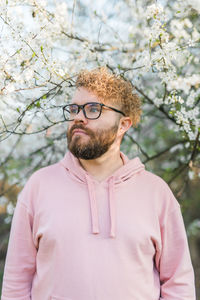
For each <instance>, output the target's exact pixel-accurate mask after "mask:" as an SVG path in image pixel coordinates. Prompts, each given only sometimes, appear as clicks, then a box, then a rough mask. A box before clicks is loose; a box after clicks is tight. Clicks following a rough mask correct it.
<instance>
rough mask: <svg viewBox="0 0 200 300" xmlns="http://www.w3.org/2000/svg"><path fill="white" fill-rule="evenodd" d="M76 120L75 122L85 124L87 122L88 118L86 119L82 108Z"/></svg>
mask: <svg viewBox="0 0 200 300" xmlns="http://www.w3.org/2000/svg"><path fill="white" fill-rule="evenodd" d="M74 122H75V123H79V122H82V123H84V124H86V123H87V119H86V117H85V115H84V113H83V110H82V109H80V111H79V113H78V114H77V115H76V116H75V117H74Z"/></svg>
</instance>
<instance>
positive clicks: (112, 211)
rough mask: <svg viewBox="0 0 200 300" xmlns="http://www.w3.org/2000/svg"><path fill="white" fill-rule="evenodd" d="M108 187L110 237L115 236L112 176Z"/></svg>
mask: <svg viewBox="0 0 200 300" xmlns="http://www.w3.org/2000/svg"><path fill="white" fill-rule="evenodd" d="M108 189H109V205H110V237H115V220H116V217H115V213H116V212H115V203H114V200H115V199H114V177H113V176H112V177H111V178H110V180H109V182H108Z"/></svg>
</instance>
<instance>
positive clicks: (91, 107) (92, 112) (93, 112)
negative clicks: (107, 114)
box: [63, 102, 125, 121]
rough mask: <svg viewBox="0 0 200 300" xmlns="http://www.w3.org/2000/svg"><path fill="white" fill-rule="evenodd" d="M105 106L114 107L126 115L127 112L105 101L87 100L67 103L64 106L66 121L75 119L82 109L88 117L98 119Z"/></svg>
mask: <svg viewBox="0 0 200 300" xmlns="http://www.w3.org/2000/svg"><path fill="white" fill-rule="evenodd" d="M103 107H104V108H108V109H112V110H114V111H115V112H117V113H120V114H122V115H123V116H125V114H124V113H123V112H122V111H120V110H118V109H116V108H114V107H111V106H107V105H105V104H103V103H98V102H87V103H85V104H83V105H79V104H67V105H65V106H63V115H64V118H65V120H66V121H73V120H74V118H75V116H76V115H77V114H78V113H79V111H80V110H81V109H82V110H83V114H84V116H85V118H86V119H89V120H95V119H98V118H99V117H100V115H101V112H102V108H103Z"/></svg>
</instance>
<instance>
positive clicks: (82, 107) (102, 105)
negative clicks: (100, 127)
mask: <svg viewBox="0 0 200 300" xmlns="http://www.w3.org/2000/svg"><path fill="white" fill-rule="evenodd" d="M87 104H98V105H100V107H101V109H100V112H99V116H98V117H97V118H88V117H87V116H86V112H85V106H86V105H87ZM72 105H76V106H77V107H78V111H77V115H78V113H79V112H80V110H81V109H82V111H83V114H84V116H85V118H86V119H88V120H96V119H98V118H99V117H100V116H101V113H102V108H103V107H107V108H110V109H112V110H113V111H115V112H117V113H120V114H122V115H123V116H124V117H125V116H126V115H125V113H123V112H122V111H120V110H118V109H116V108H114V107H111V106H108V105H105V104H103V103H99V102H87V103H85V104H83V105H80V104H76V103H71V104H67V105H65V106H63V108H62V109H63V116H64V119H65V120H66V121H73V120H74V119H70V120H67V119H66V118H65V113H64V111H65V108H66V107H69V106H72Z"/></svg>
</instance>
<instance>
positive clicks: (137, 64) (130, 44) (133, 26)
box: [0, 0, 200, 195]
mask: <svg viewBox="0 0 200 300" xmlns="http://www.w3.org/2000/svg"><path fill="white" fill-rule="evenodd" d="M199 3H200V2H199V1H197V0H196V1H195V0H192V1H189V0H183V1H179V0H177V1H164V0H163V1H146V0H138V1H137V0H135V1H131V0H119V1H114V0H111V1H103V0H102V1H92V2H91V1H89V0H73V1H72V0H71V1H70V0H68V1H64V0H54V1H53V0H46V1H45V0H1V3H0V8H1V9H0V29H1V38H0V79H1V80H0V153H1V155H0V164H1V174H0V176H1V178H0V179H1V180H2V181H3V180H7V182H8V183H9V185H10V186H13V185H14V184H17V185H21V186H23V185H24V183H25V181H26V180H27V177H28V176H29V175H30V174H31V173H32V172H33V171H34V170H36V169H37V168H40V167H42V166H46V165H48V164H51V163H54V162H56V161H58V160H59V159H60V158H62V157H63V155H64V153H65V152H66V148H67V144H66V126H67V124H66V122H65V121H64V118H63V115H62V106H63V105H64V104H66V102H68V101H70V99H71V97H72V94H73V92H74V85H75V78H76V75H77V73H78V72H79V71H80V70H81V69H85V68H86V69H90V68H94V67H97V66H107V67H108V68H109V69H110V71H111V72H114V73H116V74H120V75H121V76H123V77H124V78H125V79H128V80H130V81H131V83H132V85H133V88H134V89H135V90H136V92H137V93H138V94H139V95H140V96H141V99H142V101H143V115H142V119H141V123H140V125H139V126H138V128H132V129H130V130H129V131H128V133H127V134H126V135H125V138H124V141H123V144H122V149H123V150H124V151H125V152H126V153H127V154H129V156H135V154H136V153H137V154H139V155H140V156H141V157H142V160H143V162H144V163H147V165H148V164H149V168H151V167H152V164H151V162H152V161H154V162H155V161H156V159H157V160H159V159H160V158H161V156H162V155H163V154H165V155H167V161H162V164H161V165H160V168H161V170H166V169H167V168H169V166H170V168H171V170H172V172H171V177H170V178H168V177H167V179H168V182H169V183H171V182H173V180H174V179H175V178H176V177H177V176H178V175H179V174H180V173H181V172H185V174H186V176H187V178H188V179H189V180H190V179H193V178H195V177H198V176H199V177H200V169H199V159H200V151H199V150H200V146H199V141H200V118H199V103H200V74H199V70H200V55H199V54H200V51H199V43H200V31H199V29H200V26H199V25H200V18H199V12H200V4H199ZM9 188H10V187H9ZM6 191H7V189H6V188H5V189H2V191H1V195H3V194H5V192H6Z"/></svg>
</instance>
